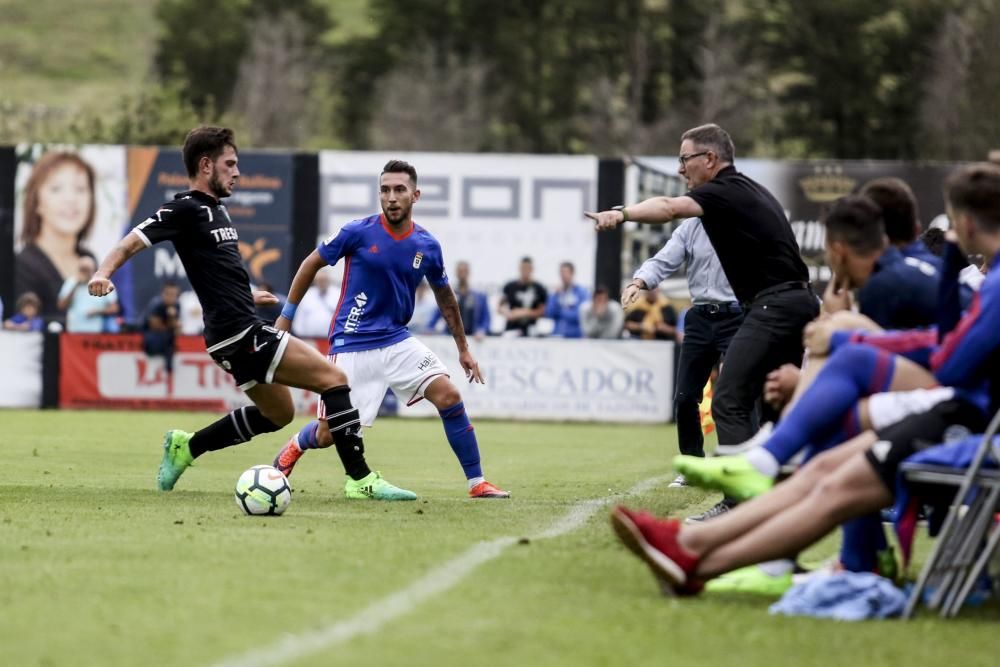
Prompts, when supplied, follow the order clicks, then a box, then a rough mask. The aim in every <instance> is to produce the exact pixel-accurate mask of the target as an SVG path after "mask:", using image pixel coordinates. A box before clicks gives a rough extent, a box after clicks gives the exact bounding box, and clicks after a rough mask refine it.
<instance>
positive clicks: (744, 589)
mask: <svg viewBox="0 0 1000 667" xmlns="http://www.w3.org/2000/svg"><path fill="white" fill-rule="evenodd" d="M791 587H792V572H791V571H790V570H789V571H788V572H785V573H783V574H768V573H767V572H765V571H764V570H763V569H761V567H760V566H759V565H750V566H748V567H741V568H740V569H738V570H733V571H732V572H727V573H726V574H724V575H722V576H721V577H717V578H715V579H711V580H709V581H708V582H706V583H705V590H706V591H711V592H715V593H753V594H756V595H770V596H773V597H781V596H782V595H784V594H785V591H787V590H788V589H789V588H791Z"/></svg>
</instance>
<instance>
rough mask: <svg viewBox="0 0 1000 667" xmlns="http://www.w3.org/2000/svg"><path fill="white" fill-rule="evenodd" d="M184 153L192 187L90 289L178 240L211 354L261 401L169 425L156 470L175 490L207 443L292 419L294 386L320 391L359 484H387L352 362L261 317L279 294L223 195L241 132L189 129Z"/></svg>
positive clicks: (98, 290) (112, 259) (328, 429)
mask: <svg viewBox="0 0 1000 667" xmlns="http://www.w3.org/2000/svg"><path fill="white" fill-rule="evenodd" d="M183 157H184V166H185V167H186V169H187V173H188V178H189V179H190V184H191V189H190V190H188V191H186V192H181V193H179V194H178V195H176V197H175V198H174V200H173V201H171V202H167V203H165V204H163V206H161V207H160V208H159V209H157V210H156V212H155V213H153V214H152V215H151V216H150V217H149V218H147V219H146V220H144V221H143V222H141V223H140V224H138V225H136V227H135V228H134V229H132V231H131V232H129V233H128V234H126V235H125V237H124V238H122V239H121V240H120V241H119V242H118V244H117V245H116V246H115V247H114V248H113V249H112V250H111V252H110V253H108V256H107V257H106V258H105V259H104V261H103V262H102V263H101V266H100V268H99V269H98V270H97V272H96V273H95V274H94V276H93V277H92V278H91V280H90V283H89V284H88V289H89V291H90V293H91V294H92V295H94V296H106V295H108V294H110V293H111V292H112V291H113V290H114V288H115V287H114V284H112V282H111V276H112V275H113V274H114V272H115V271H116V270H117V269H118V268H119V267H121V265H122V264H124V263H125V262H126V261H127V260H128V259H129V258H130V257H132V256H133V255H135V254H136V253H138V252H140V251H141V250H144V249H146V248H147V247H149V246H151V245H153V244H154V243H159V242H161V241H172V242H173V244H174V248H175V249H176V250H177V254H178V256H179V257H180V259H181V262H182V263H183V264H184V268H185V270H186V271H187V275H188V279H189V280H190V281H191V287H192V288H193V289H194V291H195V293H196V294H197V295H198V300H199V301H200V302H201V304H202V306H203V310H204V318H205V344H206V346H207V348H208V353H209V354H210V355H211V356H212V359H213V360H215V362H216V363H217V364H218V365H219V366H221V367H222V368H223V369H225V370H226V371H227V372H228V373H229V374H230V375H232V376H233V379H234V380H235V381H236V383H237V384H238V385H239V387H240V389H242V390H243V391H244V392H246V395H247V396H248V397H249V398H250V400H252V401H253V402H254V405H251V406H246V407H242V408H240V409H238V410H234V411H232V412H230V413H229V414H228V415H226V416H225V417H223V418H222V419H220V420H218V421H216V422H215V423H214V424H210V425H209V426H206V427H205V428H203V429H201V430H199V431H197V432H195V433H187V432H185V431H180V430H173V431H168V432H167V434H166V438H165V439H164V442H163V449H164V452H163V460H162V461H161V463H160V468H159V472H158V473H157V476H156V480H157V484H158V485H159V488H160V489H161V490H163V491H170V490H171V489H173V488H174V485H175V484H176V483H177V479H178V478H179V477H180V476H181V474H182V473H183V472H184V470H185V469H187V467H188V466H190V465H191V463H192V462H193V461H194V459H196V458H197V457H198V456H200V455H201V454H204V453H205V452H206V451H212V450H217V449H222V448H224V447H230V446H232V445H238V444H240V443H243V442H246V441H248V440H250V439H251V438H253V437H254V436H256V435H259V434H261V433H271V432H273V431H277V430H280V429H281V428H282V427H283V426H285V425H286V424H288V423H290V422H291V421H292V418H293V416H294V412H295V409H294V405H293V403H292V396H291V392H289V391H288V387H297V388H301V389H306V390H308V391H313V392H316V393H318V394H320V396H321V400H322V402H323V403H324V405H326V413H327V414H328V415H330V416H329V417H328V418H327V419H326V421H325V422H324V427H323V431H324V432H325V433H331V434H332V436H331V437H332V438H333V440H334V442H335V443H336V445H337V452H338V453H339V454H340V455H341V458H342V460H343V461H344V465H345V467H347V468H348V470H350V471H351V472H352V476H353V477H354V478H355V479H357V480H359V481H358V485H359V486H364V487H368V488H372V489H379V488H382V487H384V486H386V485H388V483H387V482H385V481H384V480H382V479H381V478H380V477H379V476H378V473H373V472H371V471H370V470H368V467H367V464H366V463H365V460H364V448H363V445H362V442H361V437H360V426H359V417H358V411H357V409H355V408H354V407H353V406H352V405H351V400H350V397H349V393H350V389H349V388H348V386H347V376H346V375H345V374H344V371H343V370H341V369H340V368H338V367H336V366H334V365H331V364H328V363H326V362H325V360H324V359H323V356H322V355H321V354H320V353H319V352H318V351H317V350H316V348H314V347H312V346H311V345H307V344H306V343H303V342H302V341H300V340H298V339H297V338H295V337H293V336H291V335H289V334H287V333H286V332H284V331H278V330H277V329H274V328H273V327H271V326H268V325H267V324H266V323H265V322H262V321H260V320H258V319H257V316H256V312H255V310H254V304H255V302H256V303H268V302H273V301H274V300H275V298H274V296H273V295H270V294H267V293H265V292H257V293H253V292H251V289H250V278H249V276H248V275H247V272H246V269H245V268H244V266H243V259H242V257H241V256H240V251H239V248H238V247H237V240H238V238H239V236H238V234H237V231H236V228H234V227H233V224H232V221H231V220H230V218H229V213H228V211H227V210H226V207H225V205H224V204H223V203H222V202H221V199H223V198H225V197H228V196H230V195H231V194H232V192H233V188H234V187H235V185H236V182H237V180H238V179H239V176H240V170H239V167H238V164H237V163H238V161H239V157H238V154H237V148H236V140H235V137H234V135H233V131H232V130H230V129H228V128H221V127H198V128H195V129H194V130H191V132H190V133H188V135H187V138H186V139H185V141H184V148H183Z"/></svg>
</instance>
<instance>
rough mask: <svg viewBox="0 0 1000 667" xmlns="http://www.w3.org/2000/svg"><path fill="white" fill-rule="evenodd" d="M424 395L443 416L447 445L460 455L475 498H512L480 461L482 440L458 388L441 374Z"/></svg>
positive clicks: (457, 455)
mask: <svg viewBox="0 0 1000 667" xmlns="http://www.w3.org/2000/svg"><path fill="white" fill-rule="evenodd" d="M424 398H426V399H427V400H428V401H430V402H431V403H432V404H433V405H434V407H435V408H437V410H438V414H439V415H441V422H442V424H443V425H444V432H445V435H446V436H447V438H448V444H449V445H451V449H452V451H453V452H455V456H456V457H458V462H459V463H460V464H461V465H462V470H463V471H464V472H465V477H466V479H467V480H468V484H469V496H470V497H472V498H510V493H508V492H507V491H504V490H502V489H500V488H498V487H496V486H494V485H493V484H491V483H490V482H488V481H486V478H485V477H484V476H483V470H482V466H481V465H480V460H479V443H478V442H477V441H476V432H475V429H474V428H473V427H472V422H470V421H469V416H468V414H466V412H465V404H464V403H463V402H462V395H461V393H459V391H458V387H456V386H455V384H454V383H453V382H452V381H451V379H450V378H449V377H448V376H447V375H438V376H437V377H436V378H434V379H433V380H431V383H430V384H429V385H428V386H427V388H426V389H425V390H424Z"/></svg>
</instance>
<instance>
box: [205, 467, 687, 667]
mask: <svg viewBox="0 0 1000 667" xmlns="http://www.w3.org/2000/svg"><path fill="white" fill-rule="evenodd" d="M672 478H673V475H672V474H671V475H660V476H658V477H651V478H649V479H646V480H643V481H641V482H639V483H638V484H636V485H635V486H633V487H632V488H631V489H629V490H628V491H626V492H625V493H622V494H613V495H610V496H606V497H604V498H593V499H591V500H584V501H582V502H579V503H577V504H576V505H573V507H571V508H570V510H569V512H567V513H566V514H565V515H564V516H563V517H562V518H560V519H559V520H558V521H556V522H555V523H553V524H552V525H551V526H549V527H548V528H547V529H546V530H544V531H542V532H540V533H538V534H537V535H534V536H532V537H530V538H529V539H531V540H547V539H551V538H553V537H560V536H561V535H565V534H566V533H570V532H572V531H574V530H576V529H577V528H580V527H581V526H583V524H585V523H586V522H587V520H588V519H590V517H592V516H593V515H594V514H595V513H596V512H597V511H598V510H599V509H601V508H602V507H604V506H605V505H608V504H610V503H612V502H614V501H616V500H620V499H622V498H625V497H626V496H635V495H639V494H641V493H645V492H647V491H650V490H652V489H653V488H654V487H655V486H656V485H658V484H662V483H663V482H665V481H667V480H669V479H672ZM518 539H519V538H516V537H509V536H508V537H498V538H496V539H493V540H490V541H488V542H477V543H476V544H474V545H472V546H471V547H469V548H468V549H466V550H465V551H463V552H462V553H461V554H459V555H458V556H456V557H455V558H452V559H451V560H449V561H446V562H444V563H442V564H441V565H438V566H437V567H435V568H434V569H432V570H431V571H430V572H428V573H427V574H425V575H424V576H422V577H421V578H419V579H417V580H416V581H414V582H413V583H411V584H410V585H409V586H407V587H406V588H403V589H400V590H398V591H396V592H395V593H390V594H389V595H387V596H385V597H383V598H382V599H380V600H376V601H375V602H373V603H371V604H370V605H368V606H367V607H365V608H364V609H362V610H361V611H359V612H358V613H357V614H355V615H354V616H351V617H350V618H347V619H344V620H342V621H337V622H335V623H331V624H329V625H326V626H324V627H322V628H318V629H316V630H310V631H308V632H303V633H301V634H295V635H293V634H286V635H285V636H284V637H283V638H282V639H280V640H278V641H276V642H274V643H273V644H271V645H269V646H263V647H261V648H257V649H253V650H250V651H247V652H246V653H244V654H242V655H238V656H234V657H230V658H225V659H223V660H221V661H220V662H217V663H215V665H214V667H272V666H273V665H281V664H284V663H287V662H291V661H293V660H298V659H299V658H302V657H305V656H307V655H310V654H312V653H317V652H319V651H322V650H323V649H327V648H330V647H331V646H335V645H337V644H340V643H342V642H345V641H347V640H349V639H353V638H354V637H357V636H359V635H367V634H371V633H373V632H375V631H376V630H379V629H381V628H382V627H383V626H384V625H385V624H386V623H388V622H389V621H391V620H393V619H396V618H398V617H400V616H404V615H406V614H408V613H410V612H411V611H413V610H414V609H415V608H416V607H417V605H419V604H420V603H422V602H424V601H426V600H429V599H430V598H432V597H434V596H435V595H437V594H438V593H443V592H444V591H446V590H448V589H449V588H452V587H453V586H455V585H456V584H458V583H459V582H460V581H462V579H464V578H465V577H466V575H468V574H470V573H471V572H472V571H473V570H475V569H476V568H478V567H479V566H480V565H482V564H483V563H486V562H488V561H491V560H493V559H494V558H496V557H498V556H499V555H500V554H502V553H503V552H504V551H505V550H506V549H507V547H509V546H511V545H512V544H516V543H517V541H518Z"/></svg>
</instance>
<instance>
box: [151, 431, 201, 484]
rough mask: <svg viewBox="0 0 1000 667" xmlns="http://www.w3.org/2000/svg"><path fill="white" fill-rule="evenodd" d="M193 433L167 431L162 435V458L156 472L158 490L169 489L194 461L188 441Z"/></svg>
mask: <svg viewBox="0 0 1000 667" xmlns="http://www.w3.org/2000/svg"><path fill="white" fill-rule="evenodd" d="M193 435H194V433H188V432H187V431H177V430H174V431H167V434H166V435H165V436H164V437H163V460H161V461H160V469H159V471H157V473H156V484H157V486H159V487H160V491H170V490H171V489H173V488H174V484H176V483H177V480H178V479H179V478H180V476H181V474H183V472H184V471H185V470H187V467H188V466H189V465H191V463H192V462H193V461H194V457H193V456H191V448H190V447H189V446H188V442H190V440H191V436H193Z"/></svg>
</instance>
